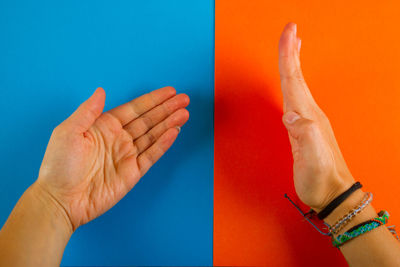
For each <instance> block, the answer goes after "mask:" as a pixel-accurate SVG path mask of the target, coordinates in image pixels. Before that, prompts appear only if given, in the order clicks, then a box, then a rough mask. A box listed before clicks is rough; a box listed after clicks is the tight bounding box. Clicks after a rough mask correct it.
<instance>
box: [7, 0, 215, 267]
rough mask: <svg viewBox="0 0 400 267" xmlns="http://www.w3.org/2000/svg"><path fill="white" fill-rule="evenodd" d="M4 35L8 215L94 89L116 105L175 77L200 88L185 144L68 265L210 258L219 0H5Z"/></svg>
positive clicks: (94, 227) (96, 225) (75, 240)
mask: <svg viewBox="0 0 400 267" xmlns="http://www.w3.org/2000/svg"><path fill="white" fill-rule="evenodd" d="M0 36H1V40H0V90H1V97H0V114H1V116H0V125H1V131H0V138H1V141H0V151H1V153H0V168H1V179H0V191H1V194H0V224H1V225H3V223H4V222H5V220H6V219H7V217H8V215H9V213H10V212H11V210H12V208H13V206H14V205H15V203H16V202H17V200H18V198H19V197H20V195H21V194H22V193H23V191H24V190H25V189H26V188H27V187H28V186H29V185H30V184H31V183H33V182H34V181H35V179H36V178H37V175H38V170H39V167H40V164H41V160H42V157H43V154H44V151H45V148H46V144H47V142H48V139H49V137H50V134H51V131H52V129H53V128H54V127H55V126H56V125H57V124H59V123H60V122H61V121H62V120H64V119H65V118H66V117H68V116H69V114H71V113H72V111H73V110H74V109H75V108H76V107H77V106H78V105H79V104H80V103H81V102H82V101H84V100H85V99H86V98H88V97H89V96H90V94H91V93H92V92H93V91H94V90H95V88H96V87H98V86H102V87H103V88H104V89H105V90H106V93H107V100H106V103H107V104H106V109H109V108H112V107H114V106H116V105H119V104H121V103H122V102H125V101H128V100H130V99H131V98H133V97H136V96H139V95H140V94H143V93H145V92H148V91H149V90H153V89H156V88H159V87H163V86H166V85H172V86H174V87H175V88H176V89H177V90H178V92H185V93H187V94H188V95H189V96H190V97H191V105H190V107H189V111H190V112H191V118H190V120H189V122H188V123H187V124H186V125H185V126H184V127H183V129H182V132H181V134H180V136H179V137H178V140H177V142H176V144H175V145H174V146H173V147H172V148H171V150H170V151H169V152H167V154H166V156H165V157H164V158H162V159H161V160H160V161H159V162H158V163H157V164H156V165H155V166H154V167H153V168H152V169H151V170H150V172H149V173H148V174H147V175H146V176H145V177H144V178H143V179H142V180H141V181H140V182H139V184H138V185H137V186H136V187H135V188H134V189H133V190H132V191H131V192H130V193H129V194H128V195H127V196H126V197H125V198H124V199H123V200H122V201H121V202H120V203H118V204H117V205H116V206H115V207H114V208H112V209H111V210H110V211H109V212H107V213H106V214H105V215H103V216H101V217H100V218H98V219H96V220H94V221H92V222H90V223H88V224H87V225H84V226H82V227H81V228H79V229H78V230H77V232H76V233H75V234H74V235H73V237H72V239H71V241H70V243H69V244H68V246H67V248H66V250H65V253H64V258H63V261H62V264H63V265H212V224H213V94H214V90H213V83H214V77H213V73H214V1H212V0H190V1H189V0H174V1H172V0H171V1H162V0H158V1H156V0H145V1H133V0H131V1H128V0H126V1H82V0H80V1H76V0H75V1H51V0H48V1H28V0H26V1H20V0H19V1H18V0H8V1H5V0H0ZM38 219H40V218H38Z"/></svg>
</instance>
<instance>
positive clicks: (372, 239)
mask: <svg viewBox="0 0 400 267" xmlns="http://www.w3.org/2000/svg"><path fill="white" fill-rule="evenodd" d="M363 196H364V193H363V192H362V191H361V190H358V191H356V192H354V194H352V195H351V196H350V197H349V198H348V199H347V200H346V201H345V202H343V203H342V204H341V205H340V206H339V207H338V208H336V209H335V210H334V211H333V212H332V214H331V215H329V216H328V217H327V218H326V220H325V221H326V222H327V223H328V224H330V225H332V224H333V223H335V222H336V221H337V220H338V219H339V218H340V217H342V216H343V215H344V214H346V213H347V212H349V211H350V210H351V209H353V208H354V207H355V206H357V205H358V203H360V202H361V200H362V198H363ZM377 216H378V215H377V212H376V211H375V210H374V208H373V207H372V206H371V205H368V206H367V207H366V208H365V209H364V210H363V211H361V213H360V214H358V215H357V216H356V217H355V218H354V219H353V220H352V221H351V222H350V223H349V224H347V225H346V227H345V228H344V229H342V230H341V231H340V232H339V234H343V233H344V232H345V231H346V230H348V229H350V228H351V227H353V226H355V225H357V224H359V223H362V222H365V221H368V220H370V219H373V218H376V217H377ZM389 223H390V222H389ZM335 236H337V235H335ZM340 251H341V252H342V253H343V255H344V257H345V258H346V260H347V262H348V263H349V265H350V266H363V267H364V266H400V242H398V241H397V240H396V238H394V237H393V235H392V234H391V233H390V232H389V230H388V229H387V228H386V226H380V227H378V228H376V229H374V230H372V231H370V232H367V233H365V234H362V235H361V236H358V237H356V238H354V239H353V240H350V241H348V242H347V243H345V244H344V245H342V246H341V247H340Z"/></svg>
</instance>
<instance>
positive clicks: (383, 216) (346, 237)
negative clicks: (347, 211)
mask: <svg viewBox="0 0 400 267" xmlns="http://www.w3.org/2000/svg"><path fill="white" fill-rule="evenodd" d="M378 216H379V217H377V218H375V219H372V220H370V221H368V222H367V223H361V224H359V225H357V226H355V227H353V228H351V229H350V230H348V231H346V232H345V233H343V234H342V235H339V236H338V237H336V238H332V245H333V246H334V247H337V248H339V247H340V246H342V245H343V244H344V243H346V242H348V241H350V240H351V239H353V238H356V237H357V236H360V235H362V234H365V233H367V232H369V231H372V230H374V229H375V228H378V227H379V226H381V225H384V224H386V223H387V221H388V220H389V213H388V212H387V211H384V210H382V211H380V212H379V213H378Z"/></svg>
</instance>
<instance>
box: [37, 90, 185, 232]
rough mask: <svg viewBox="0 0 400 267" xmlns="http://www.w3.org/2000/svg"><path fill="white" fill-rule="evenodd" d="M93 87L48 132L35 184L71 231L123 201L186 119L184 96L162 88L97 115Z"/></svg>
mask: <svg viewBox="0 0 400 267" xmlns="http://www.w3.org/2000/svg"><path fill="white" fill-rule="evenodd" d="M104 102H105V92H104V90H103V89H102V88H98V89H97V90H96V92H95V93H94V94H93V95H92V96H91V97H90V98H89V99H88V100H87V101H86V102H84V103H83V104H82V105H81V106H80V107H79V108H78V109H77V110H76V111H75V112H74V113H73V114H72V115H71V116H70V117H69V118H68V119H67V120H65V121H64V122H63V123H61V124H60V125H59V126H57V127H56V129H55V130H54V132H53V134H52V136H51V138H50V141H49V144H48V147H47V150H46V153H45V156H44V159H43V163H42V166H41V168H40V173H39V179H38V181H37V184H38V185H39V186H40V187H41V188H42V189H43V190H45V191H46V192H47V193H49V194H50V195H51V197H52V198H53V199H54V200H55V201H56V202H57V203H59V204H60V206H61V207H62V208H63V209H64V210H65V212H66V215H67V216H68V217H69V218H68V219H69V220H70V221H71V226H72V228H73V229H76V228H78V227H79V226H80V225H82V224H85V223H87V222H88V221H90V220H93V219H94V218H96V217H98V216H99V215H101V214H103V213H104V212H106V211H107V210H108V209H110V208H111V207H112V206H114V205H115V204H116V203H117V202H118V201H119V200H120V199H121V198H123V197H124V196H125V195H126V194H127V193H128V192H129V191H130V190H131V189H132V188H133V187H134V185H135V184H136V183H137V182H138V181H139V179H140V178H141V177H142V176H143V175H144V174H145V173H146V172H147V171H148V170H149V168H150V167H151V166H152V165H153V164H154V163H155V162H156V161H157V160H158V159H159V158H160V157H161V156H162V155H163V154H164V153H165V152H166V151H167V150H168V148H169V147H170V146H171V145H172V144H173V142H174V141H175V139H176V137H177V135H178V133H179V130H180V128H179V127H180V126H182V125H183V124H184V123H186V121H187V120H188V118H189V113H188V111H187V110H186V109H185V107H186V106H187V105H188V104H189V97H188V96H187V95H185V94H180V95H176V91H175V89H173V88H172V87H165V88H161V89H158V90H156V91H153V92H151V93H149V94H146V95H143V96H141V97H139V98H136V99H134V100H132V101H130V102H128V103H125V104H123V105H121V106H118V107H116V108H114V109H112V110H110V111H107V112H104V113H103V108H104Z"/></svg>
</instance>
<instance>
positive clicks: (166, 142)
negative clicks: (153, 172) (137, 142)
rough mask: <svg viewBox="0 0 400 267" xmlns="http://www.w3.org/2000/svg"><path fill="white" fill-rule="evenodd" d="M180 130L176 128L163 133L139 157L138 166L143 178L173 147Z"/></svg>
mask: <svg viewBox="0 0 400 267" xmlns="http://www.w3.org/2000/svg"><path fill="white" fill-rule="evenodd" d="M178 133H179V130H178V129H176V128H170V129H168V130H167V131H166V132H165V133H163V134H162V135H161V136H160V138H158V139H157V141H156V142H155V143H154V144H153V145H152V146H150V147H149V148H148V149H146V150H145V151H144V152H143V153H142V154H140V155H139V157H138V166H139V170H140V173H141V175H142V176H143V175H144V174H145V173H146V172H147V171H148V170H149V169H150V168H151V166H153V165H154V163H156V162H157V160H159V159H160V158H161V156H162V155H164V153H165V152H166V151H167V150H168V149H169V148H170V147H171V145H172V144H173V143H174V141H175V139H176V137H177V136H178Z"/></svg>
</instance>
